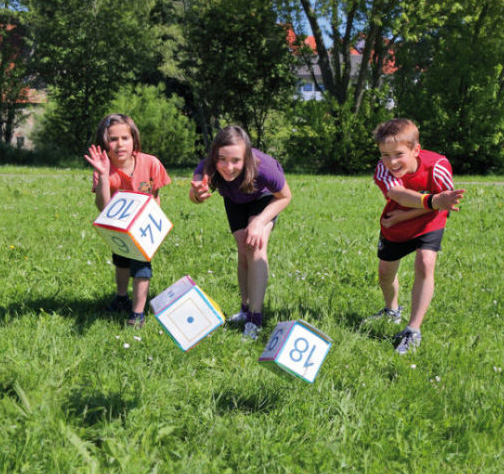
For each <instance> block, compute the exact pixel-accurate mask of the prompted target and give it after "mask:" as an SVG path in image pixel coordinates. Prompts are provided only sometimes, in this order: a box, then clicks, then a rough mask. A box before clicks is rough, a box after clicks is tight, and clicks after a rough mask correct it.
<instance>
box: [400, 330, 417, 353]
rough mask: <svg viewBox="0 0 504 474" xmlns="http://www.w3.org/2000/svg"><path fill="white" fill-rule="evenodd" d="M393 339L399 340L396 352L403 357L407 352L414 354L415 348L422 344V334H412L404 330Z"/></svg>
mask: <svg viewBox="0 0 504 474" xmlns="http://www.w3.org/2000/svg"><path fill="white" fill-rule="evenodd" d="M394 339H400V341H399V344H398V345H397V347H396V349H395V350H396V352H397V353H398V354H400V355H404V354H406V353H407V352H415V350H416V349H417V347H420V343H421V342H422V334H421V333H420V331H418V332H416V331H415V332H414V331H411V330H410V329H408V328H406V329H404V330H403V331H401V332H400V333H398V334H396V335H395V336H394Z"/></svg>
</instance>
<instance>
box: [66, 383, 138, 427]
mask: <svg viewBox="0 0 504 474" xmlns="http://www.w3.org/2000/svg"><path fill="white" fill-rule="evenodd" d="M86 391H88V392H89V390H86V389H84V388H83V387H79V388H75V389H74V390H73V391H72V392H71V393H70V395H69V397H68V401H67V404H66V406H65V409H66V410H68V413H69V414H70V416H71V418H72V419H74V420H75V421H76V422H78V424H79V425H80V426H85V427H92V426H94V425H96V424H98V423H102V422H109V423H110V422H112V421H114V420H123V419H125V417H126V415H127V414H128V412H129V411H130V410H132V409H134V408H136V407H137V405H138V397H135V398H128V399H125V397H124V394H121V393H120V392H112V393H103V392H101V391H94V392H93V393H83V392H86ZM66 410H65V411H66Z"/></svg>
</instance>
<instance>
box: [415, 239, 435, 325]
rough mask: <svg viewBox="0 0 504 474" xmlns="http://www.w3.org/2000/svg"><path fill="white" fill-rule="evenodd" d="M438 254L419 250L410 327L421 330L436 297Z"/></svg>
mask: <svg viewBox="0 0 504 474" xmlns="http://www.w3.org/2000/svg"><path fill="white" fill-rule="evenodd" d="M436 258H437V252H435V251H434V250H428V249H418V250H417V253H416V259H415V282H414V284H413V289H412V291H411V317H410V321H409V324H408V326H410V327H411V328H413V329H420V326H421V325H422V321H423V318H424V316H425V313H426V312H427V309H428V308H429V305H430V302H431V301H432V297H433V295H434V270H435V267H436Z"/></svg>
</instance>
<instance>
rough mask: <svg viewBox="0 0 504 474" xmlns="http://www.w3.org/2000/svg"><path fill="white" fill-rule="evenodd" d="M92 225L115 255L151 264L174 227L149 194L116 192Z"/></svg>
mask: <svg viewBox="0 0 504 474" xmlns="http://www.w3.org/2000/svg"><path fill="white" fill-rule="evenodd" d="M93 225H94V226H95V227H96V230H97V231H98V233H99V234H100V235H101V236H102V237H103V238H104V239H105V241H106V242H107V244H108V245H109V246H110V248H111V249H112V251H113V252H114V253H116V254H117V255H122V256H123V257H128V258H132V259H134V260H140V261H143V262H150V261H151V259H152V257H153V256H154V254H155V253H156V250H157V249H158V248H159V246H160V245H161V243H162V242H163V240H164V238H165V237H166V236H167V234H168V232H170V230H171V229H172V227H173V224H172V223H171V222H170V220H169V219H168V217H166V215H165V213H164V212H163V211H162V210H161V208H160V207H159V205H158V203H157V202H156V201H155V199H154V198H153V197H152V196H151V195H149V194H143V193H137V192H132V191H118V192H117V193H115V194H114V196H113V197H112V199H111V200H110V202H109V203H108V204H107V206H106V207H105V209H103V211H102V212H101V213H100V215H99V216H98V217H97V219H96V220H95V221H94V223H93Z"/></svg>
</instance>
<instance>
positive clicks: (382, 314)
mask: <svg viewBox="0 0 504 474" xmlns="http://www.w3.org/2000/svg"><path fill="white" fill-rule="evenodd" d="M402 309H403V307H402V306H399V308H397V309H388V308H383V309H380V311H378V312H377V313H375V314H373V316H369V318H366V319H364V321H363V323H369V322H371V321H376V320H378V319H383V320H387V321H389V322H391V323H394V324H401V312H402Z"/></svg>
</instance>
